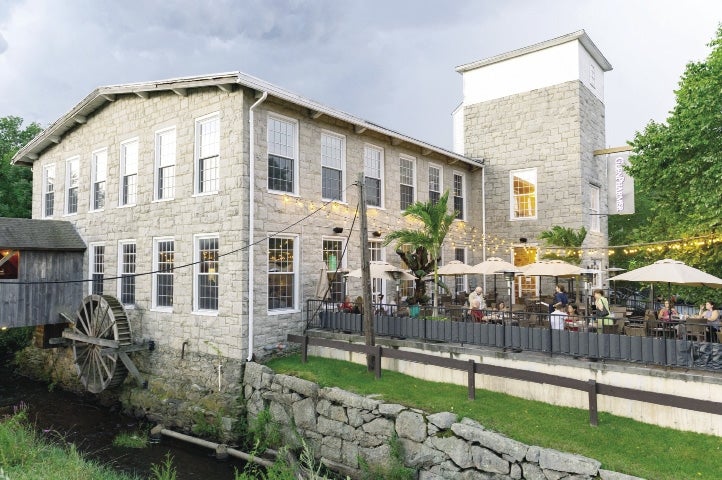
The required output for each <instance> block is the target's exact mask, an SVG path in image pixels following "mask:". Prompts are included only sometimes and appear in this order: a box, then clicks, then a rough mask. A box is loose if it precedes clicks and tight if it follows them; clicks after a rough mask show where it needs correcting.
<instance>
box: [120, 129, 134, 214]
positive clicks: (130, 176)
mask: <svg viewBox="0 0 722 480" xmlns="http://www.w3.org/2000/svg"><path fill="white" fill-rule="evenodd" d="M120 162H121V165H120V169H121V175H122V191H121V197H120V204H121V205H135V201H136V184H137V173H138V142H129V143H124V144H123V145H121V159H120Z"/></svg>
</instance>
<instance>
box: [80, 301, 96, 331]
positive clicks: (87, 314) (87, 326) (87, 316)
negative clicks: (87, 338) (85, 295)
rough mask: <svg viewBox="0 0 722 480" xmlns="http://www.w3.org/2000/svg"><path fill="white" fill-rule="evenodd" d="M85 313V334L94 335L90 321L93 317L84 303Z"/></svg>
mask: <svg viewBox="0 0 722 480" xmlns="http://www.w3.org/2000/svg"><path fill="white" fill-rule="evenodd" d="M83 313H84V314H85V315H83V316H82V317H83V320H85V321H84V322H83V324H84V325H85V332H83V333H85V334H86V335H92V334H93V332H91V331H90V321H91V319H92V318H93V317H92V315H91V312H90V309H89V308H88V304H87V303H83ZM78 315H80V313H79V314H78Z"/></svg>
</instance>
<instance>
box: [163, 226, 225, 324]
mask: <svg viewBox="0 0 722 480" xmlns="http://www.w3.org/2000/svg"><path fill="white" fill-rule="evenodd" d="M208 238H215V239H217V240H218V249H219V250H218V254H219V255H220V253H221V252H220V247H221V237H220V235H219V234H218V232H215V233H197V234H195V235H193V307H192V308H193V310H192V311H191V313H192V314H193V315H201V316H204V317H217V316H218V312H220V310H221V289H220V287H219V288H218V310H204V309H200V308H198V270H199V267H200V263H199V262H200V258H199V255H198V244H199V242H200V240H204V239H208ZM220 263H221V259H220V258H218V264H219V268H218V270H219V271H218V272H216V276H218V280H219V282H218V284H219V285H220ZM173 287H174V289H175V285H174V286H173Z"/></svg>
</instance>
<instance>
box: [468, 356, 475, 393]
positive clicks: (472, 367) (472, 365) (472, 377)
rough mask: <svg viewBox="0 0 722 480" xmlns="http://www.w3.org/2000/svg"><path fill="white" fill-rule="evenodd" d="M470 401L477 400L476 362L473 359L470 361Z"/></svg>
mask: <svg viewBox="0 0 722 480" xmlns="http://www.w3.org/2000/svg"><path fill="white" fill-rule="evenodd" d="M468 374H469V382H468V383H469V400H474V399H476V362H474V359H473V358H470V359H469V369H468Z"/></svg>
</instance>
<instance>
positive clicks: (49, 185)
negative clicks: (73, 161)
mask: <svg viewBox="0 0 722 480" xmlns="http://www.w3.org/2000/svg"><path fill="white" fill-rule="evenodd" d="M42 195H43V198H42V204H43V206H42V210H43V217H52V216H53V213H54V210H55V164H53V165H48V166H46V167H45V168H44V169H43V194H42Z"/></svg>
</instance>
